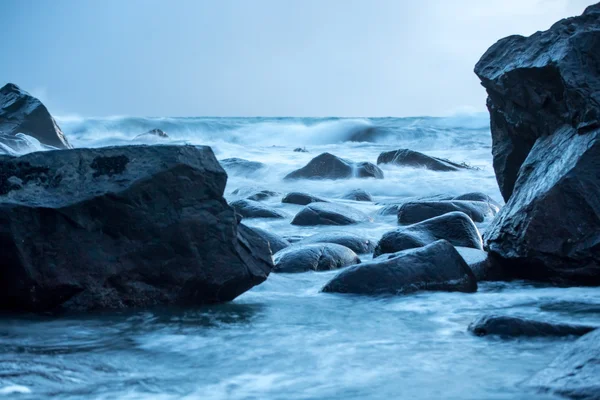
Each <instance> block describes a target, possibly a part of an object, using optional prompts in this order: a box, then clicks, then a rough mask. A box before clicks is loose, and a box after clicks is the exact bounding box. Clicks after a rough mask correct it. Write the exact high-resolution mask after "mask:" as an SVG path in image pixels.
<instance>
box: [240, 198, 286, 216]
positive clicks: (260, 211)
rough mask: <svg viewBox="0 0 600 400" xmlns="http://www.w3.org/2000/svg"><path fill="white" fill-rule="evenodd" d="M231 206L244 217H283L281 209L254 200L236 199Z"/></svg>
mask: <svg viewBox="0 0 600 400" xmlns="http://www.w3.org/2000/svg"><path fill="white" fill-rule="evenodd" d="M230 205H231V207H233V209H234V210H235V212H236V213H238V214H240V215H241V216H242V217H244V218H285V217H286V215H285V214H284V213H282V212H281V211H279V210H277V209H275V208H273V207H269V206H266V205H264V204H262V203H259V202H258V201H254V200H236V201H234V202H232V203H231V204H230Z"/></svg>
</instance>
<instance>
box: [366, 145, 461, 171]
mask: <svg viewBox="0 0 600 400" xmlns="http://www.w3.org/2000/svg"><path fill="white" fill-rule="evenodd" d="M377 164H378V165H379V164H394V165H399V166H402V167H411V168H425V169H430V170H432V171H460V170H464V169H472V168H471V167H469V166H467V165H465V164H458V163H455V162H452V161H449V160H445V159H443V158H438V157H431V156H428V155H425V154H423V153H419V152H418V151H413V150H409V149H399V150H393V151H386V152H384V153H381V154H380V155H379V157H377Z"/></svg>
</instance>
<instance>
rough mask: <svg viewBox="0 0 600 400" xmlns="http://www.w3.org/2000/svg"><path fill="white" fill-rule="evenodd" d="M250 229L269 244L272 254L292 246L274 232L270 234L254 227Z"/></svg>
mask: <svg viewBox="0 0 600 400" xmlns="http://www.w3.org/2000/svg"><path fill="white" fill-rule="evenodd" d="M248 229H251V230H253V231H254V232H256V233H257V234H258V235H259V236H260V237H261V238H262V239H263V240H264V241H265V242H267V243H269V247H270V248H271V252H272V253H273V254H275V253H277V252H278V251H281V250H283V249H285V248H286V247H289V246H290V242H288V241H287V240H286V239H284V238H282V237H281V236H279V235H277V234H275V233H273V232H268V231H266V230H264V229H261V228H256V227H252V228H250V227H248Z"/></svg>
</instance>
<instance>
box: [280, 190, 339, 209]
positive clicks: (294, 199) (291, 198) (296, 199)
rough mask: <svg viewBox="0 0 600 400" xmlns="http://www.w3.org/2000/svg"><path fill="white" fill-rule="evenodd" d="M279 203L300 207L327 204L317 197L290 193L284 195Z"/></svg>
mask: <svg viewBox="0 0 600 400" xmlns="http://www.w3.org/2000/svg"><path fill="white" fill-rule="evenodd" d="M281 202H282V203H288V204H299V205H301V206H306V205H308V204H310V203H329V202H328V201H327V200H325V199H322V198H320V197H318V196H313V195H312V194H307V193H300V192H291V193H288V194H286V195H285V196H284V197H283V199H281Z"/></svg>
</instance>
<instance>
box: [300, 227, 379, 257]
mask: <svg viewBox="0 0 600 400" xmlns="http://www.w3.org/2000/svg"><path fill="white" fill-rule="evenodd" d="M311 243H335V244H339V245H342V246H345V247H347V248H349V249H350V250H352V251H354V252H355V253H357V254H367V253H372V252H373V250H374V249H375V243H373V241H372V240H370V239H366V238H364V237H361V236H358V235H355V234H353V233H346V232H325V233H317V234H315V235H312V236H309V237H306V238H303V239H301V240H300V241H299V244H311Z"/></svg>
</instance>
